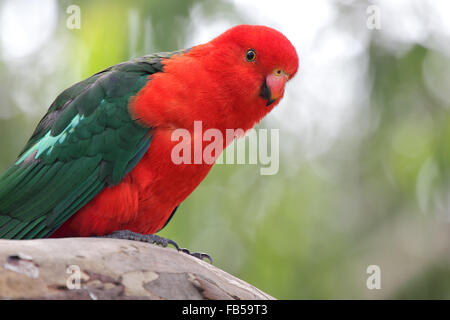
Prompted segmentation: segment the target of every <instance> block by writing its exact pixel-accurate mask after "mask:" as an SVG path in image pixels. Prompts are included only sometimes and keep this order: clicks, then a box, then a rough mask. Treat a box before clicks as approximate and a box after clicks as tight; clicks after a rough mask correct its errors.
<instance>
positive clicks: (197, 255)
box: [178, 248, 213, 264]
mask: <svg viewBox="0 0 450 320" xmlns="http://www.w3.org/2000/svg"><path fill="white" fill-rule="evenodd" d="M178 251H179V252H183V253H186V254H188V255H190V256H192V257H195V258H197V259H200V260H203V259H205V258H206V259H208V260H209V263H211V264H212V263H213V260H212V258H211V256H210V255H209V254H207V253H201V252H190V251H189V250H188V249H186V248H180V249H179V250H178Z"/></svg>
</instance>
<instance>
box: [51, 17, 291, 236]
mask: <svg viewBox="0 0 450 320" xmlns="http://www.w3.org/2000/svg"><path fill="white" fill-rule="evenodd" d="M249 49H252V50H254V52H256V59H255V61H252V62H249V61H246V59H245V54H246V52H247V51H248V50H249ZM297 68H298V57H297V53H296V51H295V48H294V47H293V46H292V44H291V43H290V42H289V40H288V39H287V38H286V37H284V36H283V35H282V34H281V33H279V32H278V31H276V30H273V29H270V28H267V27H262V26H247V25H243V26H237V27H235V28H232V29H230V30H228V31H227V32H225V33H224V34H222V35H221V36H219V37H217V38H216V39H214V40H212V41H211V42H209V43H207V44H204V45H199V46H196V47H193V48H192V49H191V50H189V51H187V52H186V53H184V54H179V55H175V56H172V57H171V58H170V59H167V60H165V61H164V72H160V73H156V74H154V75H152V76H151V81H149V82H148V83H147V85H146V86H145V87H144V88H143V89H142V90H141V91H140V92H139V93H138V94H137V96H136V97H135V98H134V99H132V101H130V106H129V109H130V114H131V115H132V116H133V117H134V118H135V119H139V121H141V123H142V124H144V125H145V126H148V127H151V128H153V129H152V130H151V135H152V136H153V138H152V141H151V144H150V147H149V149H148V151H147V153H146V154H145V156H144V157H143V158H142V160H141V161H140V162H139V163H138V164H137V166H136V167H135V168H134V169H133V170H132V171H131V172H130V173H129V174H128V175H127V176H126V177H125V178H124V179H123V181H122V182H121V183H120V184H119V185H117V186H114V187H111V188H107V189H105V190H103V191H102V192H101V193H100V194H99V195H98V196H97V197H95V198H94V199H93V200H92V201H91V202H89V203H88V204H87V205H86V206H85V207H83V208H82V209H81V210H79V211H78V212H77V213H76V214H75V215H73V216H72V217H71V218H70V219H69V220H68V221H67V222H66V223H64V224H63V225H62V226H61V227H60V228H59V229H58V230H57V231H56V232H55V233H54V234H53V237H66V236H90V235H104V234H109V233H112V232H113V231H116V230H126V229H128V230H131V231H135V232H138V233H143V234H149V233H154V232H157V231H158V230H160V229H161V228H162V227H163V226H164V224H165V223H166V221H167V219H168V218H169V216H170V214H171V213H172V211H173V210H174V209H175V208H176V207H177V206H178V205H179V204H180V203H181V202H182V201H184V200H185V199H186V197H187V196H189V194H190V193H191V192H192V191H193V190H194V189H195V188H196V187H197V186H198V185H199V184H200V182H201V181H202V180H203V179H204V178H205V176H206V175H207V174H208V172H209V170H210V169H211V167H212V165H209V164H205V163H203V164H174V163H173V162H172V160H171V152H172V149H173V147H174V146H175V145H176V144H177V143H178V142H177V141H172V139H171V135H172V132H173V130H175V129H176V128H185V129H187V130H189V131H190V132H192V131H193V125H194V121H199V120H201V121H202V124H203V130H207V129H209V128H217V129H219V130H220V131H221V132H222V133H223V136H225V130H226V129H239V128H241V129H244V130H248V129H250V128H252V127H253V126H254V124H255V123H257V122H259V121H260V120H261V119H262V118H263V117H264V116H265V115H266V114H267V113H268V112H270V111H271V110H272V109H273V108H274V106H275V105H277V104H278V102H279V101H280V99H281V98H282V96H283V93H284V83H285V81H286V80H289V79H291V78H292V77H293V76H294V75H295V74H296V72H297ZM274 70H281V71H282V72H283V75H284V76H285V78H283V81H281V80H279V81H278V79H279V78H278V76H274V75H273V74H274ZM269 77H271V78H270V82H269V83H272V82H273V81H278V84H274V85H273V90H276V91H279V92H278V94H277V97H276V99H275V102H274V103H272V104H271V105H270V106H266V104H267V100H265V99H264V98H263V97H261V86H262V84H263V83H264V81H265V79H266V78H267V79H269ZM274 79H275V80H274ZM280 79H281V78H280ZM269 89H270V88H269ZM273 93H274V92H272V94H273ZM193 143H194V141H193V140H192V144H193ZM204 146H205V144H204ZM192 148H193V146H192ZM217 156H218V155H217Z"/></svg>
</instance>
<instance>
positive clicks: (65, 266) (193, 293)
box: [0, 238, 273, 300]
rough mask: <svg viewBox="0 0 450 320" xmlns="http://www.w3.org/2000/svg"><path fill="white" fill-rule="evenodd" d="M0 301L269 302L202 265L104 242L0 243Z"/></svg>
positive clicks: (152, 249)
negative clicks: (143, 300) (181, 300)
mask: <svg viewBox="0 0 450 320" xmlns="http://www.w3.org/2000/svg"><path fill="white" fill-rule="evenodd" d="M0 299H94V300H97V299H157V300H158V299H170V300H178V299H189V300H197V299H200V300H203V299H211V300H227V299H230V300H236V299H251V300H254V299H255V300H259V299H264V300H265V299H273V297H271V296H270V295H268V294H266V293H264V292H262V291H261V290H259V289H257V288H255V287H253V286H252V285H250V284H248V283H246V282H244V281H242V280H240V279H238V278H236V277H234V276H232V275H230V274H228V273H226V272H224V271H222V270H220V269H218V268H216V267H214V266H212V265H210V264H209V263H207V262H204V261H200V260H199V259H196V258H193V257H191V256H188V255H186V254H184V253H179V252H177V251H176V250H174V249H170V248H161V247H157V246H154V245H151V244H148V243H141V242H136V241H129V240H117V239H106V238H66V239H39V240H1V239H0Z"/></svg>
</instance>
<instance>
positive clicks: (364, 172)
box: [0, 0, 450, 299]
mask: <svg viewBox="0 0 450 320" xmlns="http://www.w3.org/2000/svg"><path fill="white" fill-rule="evenodd" d="M72 5H76V6H78V8H79V9H80V18H81V19H80V21H76V20H74V16H73V14H74V13H75V14H76V8H75V9H73V8H74V7H71V6H72ZM373 5H375V7H370V6H373ZM74 10H75V11H74ZM377 18H378V20H376V21H374V20H373V19H377ZM78 22H79V25H77V23H78ZM241 23H246V24H264V25H267V26H271V27H274V28H276V29H278V30H280V31H281V32H283V33H284V34H285V35H286V36H287V37H288V38H289V39H290V40H291V41H292V43H293V44H294V46H295V47H296V48H297V50H298V53H299V56H300V70H299V73H298V75H297V77H296V78H295V79H294V80H292V81H291V82H290V83H289V84H288V87H287V93H286V96H285V99H284V100H283V101H282V103H281V104H280V105H279V106H278V108H276V110H274V112H272V113H271V114H270V115H269V116H268V117H267V118H266V119H265V120H264V121H263V122H262V123H261V124H260V125H259V127H260V128H277V129H279V130H280V169H279V172H278V174H276V175H272V176H262V175H260V174H259V172H260V170H259V169H260V168H259V167H258V166H256V165H216V166H215V167H214V168H213V170H212V171H211V173H210V175H209V176H208V177H207V178H206V179H205V181H204V182H203V183H202V184H201V185H200V187H199V188H198V189H197V190H196V191H195V192H194V193H193V194H192V195H191V196H190V197H189V198H188V199H187V200H186V201H185V202H184V203H183V204H182V205H181V207H180V209H179V211H178V212H177V214H176V215H175V217H174V219H172V221H171V223H170V224H169V225H168V226H167V227H166V229H164V230H163V232H161V233H160V234H161V235H163V236H166V237H169V238H172V239H175V240H176V241H177V242H178V243H179V244H181V245H182V246H185V247H188V248H190V249H194V250H196V251H204V252H208V253H210V254H211V255H212V256H213V258H214V261H215V265H216V266H218V267H220V268H222V269H224V270H225V271H227V272H229V273H231V274H233V275H235V276H237V277H240V278H242V279H243V280H245V281H247V282H249V283H251V284H253V285H255V286H256V287H258V288H260V289H262V290H264V291H266V292H267V293H269V294H271V295H273V296H274V297H276V298H279V299H318V298H321V299H355V298H359V299H384V298H393V299H401V298H424V299H429V298H438V299H442V298H446V299H450V94H449V91H450V4H449V3H448V1H445V0H441V1H437V0H423V1H419V0H417V1H414V0H402V1H399V0H397V1H388V0H384V1H381V0H380V1H370V2H369V1H351V0H342V1H332V0H330V1H324V0H320V1H318V0H316V1H283V0H278V1H270V0H250V1H249V0H245V1H244V0H217V1H207V0H142V1H113V0H107V1H106V0H104V1H103V0H96V1H87V0H78V1H56V0H14V1H13V0H0V150H1V152H0V170H4V169H6V168H7V167H8V166H9V165H10V164H11V163H12V162H13V161H14V159H15V158H16V156H17V155H18V153H19V152H20V151H21V149H22V148H23V146H24V145H25V142H26V141H27V139H28V138H29V136H30V134H31V133H32V131H33V129H34V127H35V126H36V124H37V122H38V121H39V120H40V118H41V117H42V116H43V115H44V114H45V111H46V110H47V108H48V106H49V105H50V104H51V102H52V101H53V99H54V98H55V97H56V96H57V95H58V94H59V93H60V92H61V91H62V90H63V89H65V88H66V87H68V86H70V85H71V84H73V83H75V82H77V81H80V80H82V79H84V78H86V77H88V76H90V75H92V74H93V73H95V72H97V71H100V70H102V69H103V68H105V67H108V66H110V65H113V64H116V63H119V62H122V61H125V60H128V59H130V58H132V57H137V56H141V55H144V54H148V53H152V52H158V51H173V50H175V49H179V48H187V47H190V46H193V45H195V44H199V43H203V42H207V41H209V40H210V39H212V38H213V37H215V36H216V35H218V34H220V33H221V32H223V31H225V30H226V29H227V28H229V27H231V26H233V25H236V24H241ZM74 27H75V28H74ZM78 27H79V28H78ZM370 265H377V266H379V267H380V270H381V289H379V290H376V289H375V290H369V289H368V288H367V286H366V280H367V278H368V277H369V276H370V274H367V271H366V270H367V268H368V266H370Z"/></svg>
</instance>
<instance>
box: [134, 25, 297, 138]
mask: <svg viewBox="0 0 450 320" xmlns="http://www.w3.org/2000/svg"><path fill="white" fill-rule="evenodd" d="M163 64H164V72H161V73H157V74H155V75H153V76H152V81H150V82H149V83H148V85H147V86H146V88H145V89H144V90H142V93H140V94H139V95H138V97H137V99H136V101H137V103H136V104H135V105H134V110H133V113H134V115H135V117H136V118H139V119H143V122H145V123H146V124H147V125H148V126H152V127H155V126H157V125H165V124H166V123H170V127H175V128H178V127H184V128H189V127H192V124H193V122H194V121H196V120H202V121H203V123H204V124H205V125H207V126H208V127H214V128H219V129H221V130H223V129H224V128H231V129H232V128H241V129H244V130H248V129H250V128H252V127H253V125H254V124H255V123H257V122H259V121H260V120H261V119H262V118H263V117H264V116H265V115H266V114H267V113H268V112H270V111H271V110H272V109H273V108H274V107H275V106H276V105H277V104H278V103H279V102H280V100H281V98H282V97H283V95H284V89H285V85H286V83H287V82H288V81H289V80H290V79H291V78H292V77H293V76H294V75H295V74H296V72H297V70H298V55H297V52H296V50H295V48H294V46H293V45H292V44H291V42H290V41H289V40H288V39H287V38H286V37H285V36H284V35H283V34H282V33H280V32H279V31H277V30H274V29H272V28H269V27H265V26H252V25H239V26H236V27H234V28H231V29H229V30H228V31H226V32H224V33H223V34H221V35H219V36H218V37H217V38H215V39H213V40H211V41H210V42H208V43H206V44H202V45H198V46H194V47H192V48H191V49H189V50H185V51H183V52H182V53H181V54H179V55H174V56H172V57H171V58H170V59H167V60H164V61H163Z"/></svg>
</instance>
